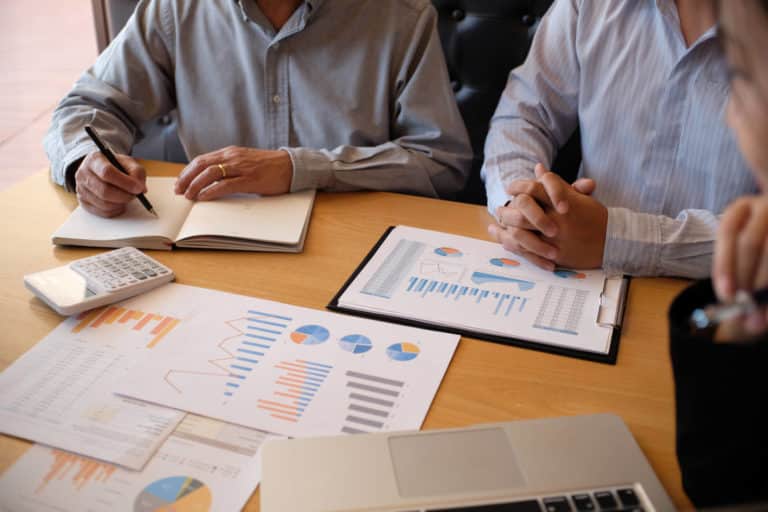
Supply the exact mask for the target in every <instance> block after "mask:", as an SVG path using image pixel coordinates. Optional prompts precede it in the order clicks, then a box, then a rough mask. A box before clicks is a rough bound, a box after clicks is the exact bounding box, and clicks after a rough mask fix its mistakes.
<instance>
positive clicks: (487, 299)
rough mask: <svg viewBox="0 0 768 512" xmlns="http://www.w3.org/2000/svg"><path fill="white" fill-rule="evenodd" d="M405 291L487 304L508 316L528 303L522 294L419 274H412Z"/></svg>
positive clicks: (498, 312) (499, 313) (422, 296)
mask: <svg viewBox="0 0 768 512" xmlns="http://www.w3.org/2000/svg"><path fill="white" fill-rule="evenodd" d="M405 291H406V293H410V294H416V295H419V296H420V297H421V298H422V299H427V298H429V299H439V300H450V301H454V302H468V303H472V304H474V305H480V306H484V305H487V307H488V308H489V310H490V312H491V313H492V314H493V315H495V316H506V317H508V316H511V315H513V314H514V313H522V312H523V311H525V307H526V305H527V304H528V298H527V297H523V296H520V295H515V294H512V293H503V292H499V291H494V290H489V289H485V288H480V287H475V286H466V285H461V284H457V283H452V282H450V281H440V280H436V279H427V278H423V277H418V276H411V277H410V278H409V279H408V286H407V287H406V289H405Z"/></svg>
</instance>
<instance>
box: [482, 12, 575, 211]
mask: <svg viewBox="0 0 768 512" xmlns="http://www.w3.org/2000/svg"><path fill="white" fill-rule="evenodd" d="M578 16H579V13H578V2H577V0H557V1H556V2H555V3H554V5H553V6H552V7H551V8H550V10H549V12H548V13H547V14H546V15H545V16H544V18H543V19H542V20H541V24H540V26H539V28H538V29H537V31H536V35H535V37H534V39H533V43H532V45H531V49H530V52H529V53H528V57H527V58H526V60H525V63H523V65H521V66H520V67H518V68H516V69H514V70H512V72H511V73H510V75H509V80H508V81H507V85H506V87H505V89H504V92H503V93H502V95H501V99H500V101H499V105H498V107H497V108H496V112H495V113H494V115H493V118H492V119H491V127H490V131H489V133H488V138H487V139H486V143H485V162H484V164H483V169H482V176H483V180H484V181H485V188H486V193H487V195H488V210H489V211H490V212H491V213H492V214H494V212H495V211H496V208H498V207H499V206H501V205H503V204H504V203H505V202H506V201H507V200H508V199H510V197H509V196H508V194H507V192H506V187H507V185H509V183H510V182H512V181H514V180H517V179H530V178H533V177H534V173H533V168H534V166H535V165H536V164H537V163H542V164H544V165H546V166H551V164H552V161H553V160H554V157H555V155H556V154H557V151H558V149H559V148H560V147H561V146H562V145H563V144H565V142H566V141H567V140H568V138H569V137H570V136H571V134H572V133H573V131H574V130H575V129H576V126H577V123H578V95H579V72H580V68H579V59H578V54H577V51H576V31H577V25H578Z"/></svg>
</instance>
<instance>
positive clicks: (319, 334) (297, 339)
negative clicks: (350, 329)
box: [291, 325, 330, 345]
mask: <svg viewBox="0 0 768 512" xmlns="http://www.w3.org/2000/svg"><path fill="white" fill-rule="evenodd" d="M329 336H330V333H329V332H328V329H326V328H325V327H323V326H322V325H302V326H301V327H299V328H298V329H296V330H295V331H293V332H292V333H291V341H293V342H294V343H297V344H299V345H319V344H320V343H324V342H325V341H326V340H327V339H328V337H329Z"/></svg>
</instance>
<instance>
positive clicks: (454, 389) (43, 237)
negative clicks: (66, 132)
mask: <svg viewBox="0 0 768 512" xmlns="http://www.w3.org/2000/svg"><path fill="white" fill-rule="evenodd" d="M147 167H148V169H149V172H150V174H153V175H169V176H175V175H176V174H177V173H178V170H179V169H180V167H179V166H177V165H173V164H165V163H158V162H147ZM75 205H76V201H75V198H74V197H73V196H72V195H71V194H68V193H66V192H64V191H63V190H62V189H60V188H59V187H57V186H55V185H53V184H51V183H50V182H49V180H48V174H47V172H42V171H41V172H40V173H38V174H37V175H35V176H33V177H31V178H29V179H27V180H26V181H23V182H21V183H20V184H18V185H16V186H14V187H12V188H11V189H9V190H6V191H3V192H0V219H2V220H0V240H2V247H3V248H2V251H0V286H2V289H3V293H2V295H0V349H1V350H0V368H5V367H7V366H8V365H10V364H11V363H12V362H13V361H14V360H16V359H17V358H18V357H19V356H20V355H21V354H22V353H23V352H25V351H26V350H27V349H29V348H30V347H32V346H33V345H34V344H35V343H36V342H37V341H38V340H40V339H41V338H43V336H45V335H46V334H47V333H48V332H50V331H51V330H52V329H53V328H54V327H55V326H56V325H57V324H58V323H59V322H60V321H61V318H60V317H59V316H58V315H57V314H56V313H54V312H53V311H52V310H50V309H48V308H47V307H46V306H45V305H44V304H43V303H42V302H41V301H39V300H37V299H36V298H34V297H33V296H32V295H31V294H30V293H29V292H28V291H27V290H26V289H25V288H24V285H23V283H22V276H23V275H24V274H27V273H31V272H34V271H39V270H43V269H46V268H50V267H53V266H57V265H62V264H64V263H66V262H69V261H71V260H74V259H77V258H82V257H85V256H89V255H91V254H94V253H96V252H99V251H98V250H94V249H86V248H58V247H54V246H53V245H51V242H50V235H51V233H53V231H54V230H55V229H56V228H57V227H58V226H59V225H60V224H61V223H62V222H63V221H64V219H65V218H66V217H67V215H68V214H69V212H70V211H71V210H72V209H73V208H74V207H75ZM490 220H491V218H490V216H489V215H488V214H487V212H486V210H485V208H483V207H480V206H473V205H467V204H461V203H453V202H447V201H438V200H433V199H425V198H420V197H414V196H407V195H399V194H390V193H375V192H365V193H341V194H322V193H321V194H319V195H318V197H317V201H316V203H315V208H314V211H313V214H312V220H311V224H310V228H309V234H308V236H307V241H306V246H305V249H304V252H303V253H302V254H297V255H293V254H290V255H286V254H269V253H255V252H253V253H241V252H225V251H196V250H187V249H183V250H175V251H172V252H165V251H154V252H152V253H151V254H152V256H154V257H155V258H157V259H158V260H160V261H162V262H163V263H165V264H166V265H168V266H170V267H171V268H173V269H174V271H175V272H176V275H177V281H178V282H179V283H183V284H189V285H195V286H202V287H207V288H213V289H217V290H222V291H227V292H233V293H240V294H244V295H252V296H256V297H259V298H263V299H269V300H277V301H282V302H287V303H291V304H295V305H298V306H304V307H310V308H316V309H323V308H324V307H325V304H326V303H327V302H328V301H329V299H330V298H331V297H332V296H333V294H334V293H335V292H336V291H337V290H338V288H339V287H340V286H341V285H342V283H343V282H344V281H345V279H346V278H347V277H348V276H349V275H350V273H351V272H352V271H353V270H354V269H355V267H356V266H357V265H358V263H359V262H360V260H361V258H362V257H363V256H364V255H365V254H366V253H367V252H368V251H369V249H370V248H371V246H372V244H373V243H374V242H375V241H376V240H377V239H378V238H379V237H380V236H381V234H382V232H383V231H384V229H385V228H386V227H387V226H390V225H395V224H408V225H411V226H415V227H420V228H426V229H435V230H440V231H446V232H451V233H455V234H460V235H468V236H473V237H477V238H487V234H486V226H487V224H488V223H489V221H490ZM297 268H301V269H302V272H296V269H297ZM685 284H686V282H685V281H681V280H672V279H635V280H634V281H633V282H632V285H631V286H630V291H629V299H628V305H627V312H626V315H625V324H624V328H623V334H622V338H621V345H620V350H619V358H618V363H617V364H616V365H615V366H610V365H604V364H598V363H592V362H587V361H581V360H578V359H573V358H568V357H562V356H555V355H550V354H545V353H542V352H536V351H532V350H525V349H520V348H516V347H509V346H504V345H499V344H495V343H488V342H483V341H478V340H474V339H467V338H463V339H462V341H461V343H460V344H459V347H458V350H457V351H456V355H455V357H454V359H453V362H452V363H451V365H450V367H449V368H448V372H447V374H446V376H445V380H444V381H443V383H442V386H441V387H440V390H439V392H438V393H437V396H436V397H435V400H434V403H433V405H432V408H431V409H430V412H429V414H428V415H427V418H426V421H425V423H424V428H425V429H432V428H439V427H457V426H463V425H470V424H474V423H484V422H498V421H508V420H514V419H523V418H542V417H552V416H562V415H574V414H591V413H600V412H613V413H616V414H618V415H620V416H621V417H622V418H623V419H624V421H625V422H626V423H627V425H629V428H630V430H631V431H632V433H633V434H634V436H635V438H636V439H637V441H638V443H639V444H640V446H641V448H642V449H643V451H644V452H645V454H646V456H647V457H648V459H649V460H650V462H651V465H652V466H653V468H654V469H655V470H656V472H657V474H658V475H659V478H660V479H661V481H662V483H663V484H664V486H665V488H666V489H667V491H668V492H669V494H670V495H671V497H672V499H673V500H674V502H675V504H676V505H677V506H678V508H681V509H684V508H690V502H689V501H688V499H687V498H686V497H685V494H684V493H683V490H682V487H681V483H680V473H679V469H678V466H677V461H676V458H675V444H674V434H675V424H674V396H673V382H672V371H671V367H670V362H669V353H668V352H669V349H668V341H667V320H666V310H667V307H668V305H669V303H670V301H671V300H672V298H673V297H674V296H675V294H677V293H678V292H679V291H680V290H681V289H682V288H683V287H684V286H685ZM28 446H29V443H27V442H25V441H22V440H18V439H14V438H10V437H7V436H0V471H3V470H5V469H6V468H7V467H9V466H10V465H11V464H12V463H13V462H14V461H15V460H16V459H17V458H18V457H19V456H20V455H21V454H22V453H23V452H24V451H25V450H26V449H27V447H28ZM258 501H259V500H258V492H257V493H256V494H254V496H253V497H252V499H251V501H250V502H249V506H248V507H246V510H249V511H256V510H259V504H258Z"/></svg>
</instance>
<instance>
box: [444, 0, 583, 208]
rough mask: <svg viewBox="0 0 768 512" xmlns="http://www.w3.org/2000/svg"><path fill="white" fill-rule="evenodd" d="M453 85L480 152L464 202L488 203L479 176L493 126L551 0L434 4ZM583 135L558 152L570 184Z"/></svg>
mask: <svg viewBox="0 0 768 512" xmlns="http://www.w3.org/2000/svg"><path fill="white" fill-rule="evenodd" d="M432 3H433V4H434V6H435V8H436V9H437V12H438V30H439V32H440V40H441V42H442V44H443V51H444V53H445V58H446V61H447V64H448V72H449V74H450V77H451V84H452V86H453V90H454V92H455V94H456V100H457V101H458V104H459V110H460V111H461V115H462V117H463V118H464V123H465V124H466V126H467V131H468V132H469V137H470V140H471V142H472V149H473V150H474V152H475V158H474V161H473V169H472V175H471V177H470V180H469V183H468V185H467V188H466V189H465V190H464V192H463V194H462V196H461V197H460V199H461V200H463V201H466V202H472V203H478V204H485V202H486V198H485V187H484V186H483V183H482V180H481V178H480V167H481V166H482V163H483V145H484V143H485V137H486V135H487V134H488V127H489V123H490V120H491V117H492V116H493V112H494V110H495V109H496V105H497V103H498V102H499V98H500V97H501V92H502V91H503V90H504V86H505V85H506V83H507V77H508V76H509V72H510V71H511V70H512V69H513V68H515V67H517V66H518V65H520V64H522V63H523V61H524V60H525V57H526V55H527V54H528V49H529V47H530V45H531V41H532V39H533V34H534V32H535V31H536V27H537V26H538V24H539V21H540V20H541V17H542V16H543V15H544V13H546V11H547V9H548V8H549V6H550V4H551V3H552V0H432ZM579 145H580V144H579V140H578V133H577V134H575V135H574V137H573V138H572V139H571V140H570V141H569V142H568V144H566V146H564V147H563V148H562V149H561V150H560V151H559V153H558V159H557V161H556V162H555V164H553V169H554V170H556V171H557V172H559V173H560V174H561V175H563V176H564V177H565V178H566V179H568V180H569V181H572V180H573V179H574V178H575V175H576V173H577V172H578V167H579V162H580V161H581V153H580V147H579Z"/></svg>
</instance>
